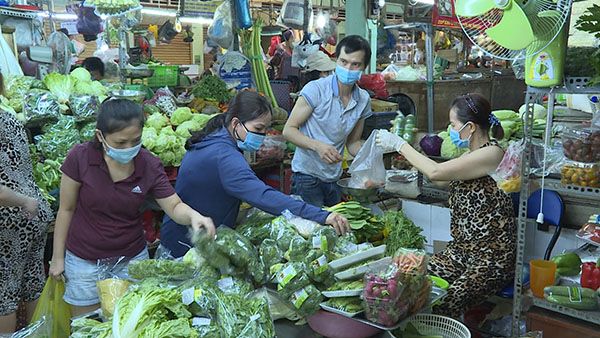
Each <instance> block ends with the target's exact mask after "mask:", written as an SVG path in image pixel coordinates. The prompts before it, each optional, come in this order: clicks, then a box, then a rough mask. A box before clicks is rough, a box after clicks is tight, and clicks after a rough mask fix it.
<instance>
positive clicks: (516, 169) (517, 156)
mask: <svg viewBox="0 0 600 338" xmlns="http://www.w3.org/2000/svg"><path fill="white" fill-rule="evenodd" d="M524 150H525V144H524V143H523V142H521V141H513V142H511V143H510V145H509V146H508V148H507V149H506V152H505V153H504V157H503V158H502V161H501V162H500V164H499V165H498V167H497V168H496V171H495V172H494V173H492V174H491V177H492V178H493V179H494V180H495V181H496V183H497V184H498V188H500V189H502V190H503V191H504V192H507V193H511V192H518V191H520V190H521V158H522V156H523V151H524Z"/></svg>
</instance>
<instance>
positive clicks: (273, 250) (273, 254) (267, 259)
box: [259, 238, 283, 270]
mask: <svg viewBox="0 0 600 338" xmlns="http://www.w3.org/2000/svg"><path fill="white" fill-rule="evenodd" d="M259 252H260V257H261V259H262V261H263V264H264V265H265V268H266V269H267V270H269V269H270V268H271V266H273V265H275V264H277V263H281V262H282V261H283V251H281V249H279V246H277V242H275V241H274V240H272V239H270V238H267V239H265V240H264V241H263V242H262V243H261V244H260V248H259Z"/></svg>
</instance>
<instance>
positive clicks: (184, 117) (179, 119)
mask: <svg viewBox="0 0 600 338" xmlns="http://www.w3.org/2000/svg"><path fill="white" fill-rule="evenodd" d="M191 118H192V111H191V110H190V108H188V107H180V108H177V109H175V111H174V112H173V114H171V123H172V124H173V125H174V126H178V125H180V124H182V123H183V122H185V121H189V120H190V119H191Z"/></svg>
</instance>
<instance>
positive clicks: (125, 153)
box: [102, 136, 142, 164]
mask: <svg viewBox="0 0 600 338" xmlns="http://www.w3.org/2000/svg"><path fill="white" fill-rule="evenodd" d="M102 139H104V136H102ZM104 147H105V150H106V155H108V157H110V158H112V159H113V160H115V161H117V162H119V163H121V164H127V163H129V162H131V161H132V160H133V159H134V158H135V157H136V156H137V154H138V153H139V152H140V149H141V148H142V143H141V142H140V144H138V145H137V146H135V147H131V148H126V149H117V148H113V147H111V146H109V145H108V143H107V142H106V140H104Z"/></svg>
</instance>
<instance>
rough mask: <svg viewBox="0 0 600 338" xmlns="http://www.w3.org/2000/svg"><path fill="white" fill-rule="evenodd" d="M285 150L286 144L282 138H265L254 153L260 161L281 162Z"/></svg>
mask: <svg viewBox="0 0 600 338" xmlns="http://www.w3.org/2000/svg"><path fill="white" fill-rule="evenodd" d="M286 149H287V144H286V143H285V139H284V138H283V136H267V137H265V140H264V142H263V144H262V145H261V146H260V149H258V151H257V152H256V158H257V159H260V160H281V159H282V158H283V155H284V154H285V150H286Z"/></svg>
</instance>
